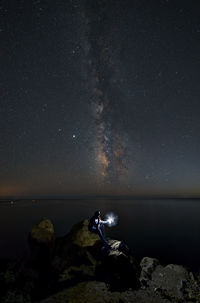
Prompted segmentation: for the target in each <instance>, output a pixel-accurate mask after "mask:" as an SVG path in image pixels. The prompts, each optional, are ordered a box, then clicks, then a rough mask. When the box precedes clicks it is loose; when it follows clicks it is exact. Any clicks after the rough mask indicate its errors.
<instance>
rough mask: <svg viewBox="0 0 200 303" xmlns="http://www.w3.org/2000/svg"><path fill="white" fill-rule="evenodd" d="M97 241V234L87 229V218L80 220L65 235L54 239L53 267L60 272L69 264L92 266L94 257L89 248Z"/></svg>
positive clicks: (98, 240) (98, 239)
mask: <svg viewBox="0 0 200 303" xmlns="http://www.w3.org/2000/svg"><path fill="white" fill-rule="evenodd" d="M98 242H100V238H99V236H98V235H96V234H94V233H91V232H90V231H89V230H88V220H83V221H81V222H80V223H78V224H76V225H74V226H73V227H72V230H71V231H70V232H69V233H68V234H67V235H66V236H64V237H61V238H57V239H56V242H55V253H54V258H53V261H52V265H53V267H54V268H55V269H56V270H57V271H58V272H62V271H64V270H66V269H68V268H69V267H70V266H78V267H79V266H81V265H83V264H85V265H89V266H93V265H94V263H95V259H94V258H93V257H92V255H91V253H90V248H92V247H93V246H94V245H95V244H96V243H98Z"/></svg>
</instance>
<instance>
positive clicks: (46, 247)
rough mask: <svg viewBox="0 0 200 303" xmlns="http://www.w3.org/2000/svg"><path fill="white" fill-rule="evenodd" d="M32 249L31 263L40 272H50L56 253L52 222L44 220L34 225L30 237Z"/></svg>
mask: <svg viewBox="0 0 200 303" xmlns="http://www.w3.org/2000/svg"><path fill="white" fill-rule="evenodd" d="M28 242H29V247H30V260H29V263H30V265H31V266H32V267H33V268H37V269H38V270H39V271H41V270H44V271H45V270H48V268H49V266H50V263H51V257H52V255H53V252H54V244H55V242H54V227H53V224H52V223H51V221H50V220H49V219H47V218H43V219H42V220H40V222H39V223H38V224H36V225H34V226H33V227H32V228H31V230H30V232H29V235H28Z"/></svg>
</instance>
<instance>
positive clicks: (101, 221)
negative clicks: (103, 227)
mask: <svg viewBox="0 0 200 303" xmlns="http://www.w3.org/2000/svg"><path fill="white" fill-rule="evenodd" d="M99 223H103V224H106V223H108V221H107V220H106V221H103V220H100V222H99Z"/></svg>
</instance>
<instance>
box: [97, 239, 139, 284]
mask: <svg viewBox="0 0 200 303" xmlns="http://www.w3.org/2000/svg"><path fill="white" fill-rule="evenodd" d="M108 242H109V245H110V246H111V248H112V250H111V251H110V252H109V253H108V254H107V255H100V258H99V260H98V261H100V262H99V263H98V264H97V266H96V276H97V277H98V279H101V280H103V281H105V282H106V283H108V284H110V287H111V289H112V290H116V289H118V290H125V289H128V288H130V287H131V288H132V289H135V288H138V287H139V285H140V283H139V274H140V269H139V266H138V264H137V262H136V260H135V258H134V257H133V255H132V254H131V252H130V250H129V248H128V247H127V246H126V245H125V244H124V243H123V242H121V241H118V240H109V241H108Z"/></svg>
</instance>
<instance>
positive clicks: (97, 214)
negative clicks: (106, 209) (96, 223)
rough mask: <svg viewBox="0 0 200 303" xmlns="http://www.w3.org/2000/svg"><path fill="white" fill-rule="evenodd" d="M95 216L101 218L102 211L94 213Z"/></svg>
mask: <svg viewBox="0 0 200 303" xmlns="http://www.w3.org/2000/svg"><path fill="white" fill-rule="evenodd" d="M94 216H95V218H99V217H100V216H101V213H100V211H99V210H97V211H95V213H94Z"/></svg>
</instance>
